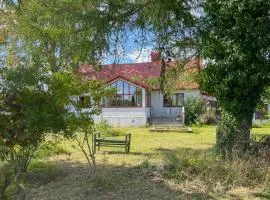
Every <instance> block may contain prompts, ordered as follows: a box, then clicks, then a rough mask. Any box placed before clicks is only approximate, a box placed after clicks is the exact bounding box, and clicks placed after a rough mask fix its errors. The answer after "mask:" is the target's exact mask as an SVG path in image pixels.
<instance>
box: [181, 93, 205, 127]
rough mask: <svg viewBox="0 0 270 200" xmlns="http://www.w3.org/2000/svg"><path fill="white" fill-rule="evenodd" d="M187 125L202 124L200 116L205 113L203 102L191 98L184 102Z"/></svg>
mask: <svg viewBox="0 0 270 200" xmlns="http://www.w3.org/2000/svg"><path fill="white" fill-rule="evenodd" d="M184 107H185V124H187V125H189V124H197V123H200V116H201V115H202V114H204V113H205V104H204V102H203V101H202V100H200V99H198V98H195V97H190V98H188V99H186V100H185V102H184Z"/></svg>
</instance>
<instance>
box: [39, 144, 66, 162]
mask: <svg viewBox="0 0 270 200" xmlns="http://www.w3.org/2000/svg"><path fill="white" fill-rule="evenodd" d="M60 154H66V155H70V152H68V151H67V150H66V149H64V148H63V147H61V146H60V145H59V144H57V143H55V142H53V141H46V142H44V143H43V144H42V145H40V147H39V148H38V149H37V151H36V152H35V154H34V158H38V159H44V158H47V157H51V156H54V155H60Z"/></svg>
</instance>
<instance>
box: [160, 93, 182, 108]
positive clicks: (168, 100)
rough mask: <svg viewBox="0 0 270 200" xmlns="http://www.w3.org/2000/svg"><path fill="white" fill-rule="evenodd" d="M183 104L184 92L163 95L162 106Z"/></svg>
mask: <svg viewBox="0 0 270 200" xmlns="http://www.w3.org/2000/svg"><path fill="white" fill-rule="evenodd" d="M183 105H184V93H175V94H169V95H164V96H163V107H180V106H183Z"/></svg>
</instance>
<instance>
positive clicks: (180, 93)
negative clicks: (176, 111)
mask: <svg viewBox="0 0 270 200" xmlns="http://www.w3.org/2000/svg"><path fill="white" fill-rule="evenodd" d="M172 95H175V97H176V105H165V102H164V101H165V98H166V96H172ZM179 96H182V97H183V100H182V105H178V103H179V99H178V98H179ZM184 100H185V94H184V93H183V92H178V93H173V94H169V95H166V94H164V95H163V108H173V107H175V108H176V107H178V108H179V107H183V106H184V105H183V103H184Z"/></svg>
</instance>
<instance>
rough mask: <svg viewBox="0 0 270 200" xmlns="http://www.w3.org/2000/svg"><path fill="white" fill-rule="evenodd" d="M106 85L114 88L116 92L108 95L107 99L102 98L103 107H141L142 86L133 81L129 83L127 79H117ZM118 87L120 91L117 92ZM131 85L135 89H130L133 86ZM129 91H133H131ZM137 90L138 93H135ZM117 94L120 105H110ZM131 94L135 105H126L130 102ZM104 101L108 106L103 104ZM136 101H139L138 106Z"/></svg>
mask: <svg viewBox="0 0 270 200" xmlns="http://www.w3.org/2000/svg"><path fill="white" fill-rule="evenodd" d="M119 82H122V85H119ZM118 85H119V86H118ZM108 87H110V88H112V87H113V88H115V89H116V92H115V94H113V95H112V96H110V97H109V98H108V100H107V101H106V100H105V99H103V100H102V107H103V108H141V107H143V92H142V90H143V88H142V87H140V86H137V85H135V84H133V83H130V82H129V81H125V80H122V79H118V80H116V81H114V82H111V83H109V84H108ZM118 87H120V91H121V92H122V93H119V90H118ZM133 87H134V88H135V90H134V89H132V90H131V88H133ZM127 88H128V89H127ZM131 91H133V92H131ZM138 91H139V92H140V94H137V92H138ZM117 96H119V97H120V98H121V100H120V102H121V103H120V105H112V101H113V99H114V98H116V97H117ZM133 96H134V99H135V104H136V105H128V104H130V103H131V102H132V100H131V99H132V97H133ZM125 97H128V98H127V99H126V98H125ZM139 98H140V99H139ZM125 100H128V103H127V104H126V103H125ZM104 102H107V103H108V106H106V105H105V104H104ZM138 103H140V106H138Z"/></svg>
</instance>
